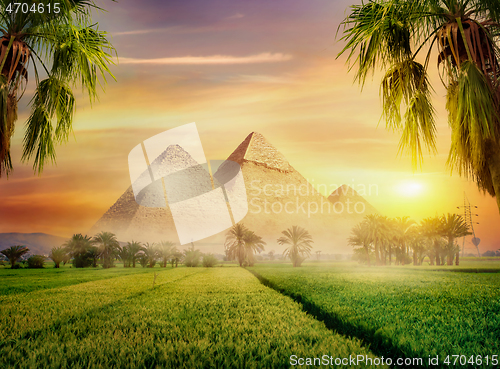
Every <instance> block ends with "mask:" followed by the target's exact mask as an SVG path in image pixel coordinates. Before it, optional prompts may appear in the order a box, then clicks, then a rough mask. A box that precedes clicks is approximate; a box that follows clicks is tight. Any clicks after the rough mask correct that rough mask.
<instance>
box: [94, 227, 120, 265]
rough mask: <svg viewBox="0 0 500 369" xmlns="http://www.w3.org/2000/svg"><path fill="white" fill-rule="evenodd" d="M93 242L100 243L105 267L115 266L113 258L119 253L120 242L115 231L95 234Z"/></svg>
mask: <svg viewBox="0 0 500 369" xmlns="http://www.w3.org/2000/svg"><path fill="white" fill-rule="evenodd" d="M92 242H93V243H95V244H97V245H99V251H100V254H101V256H102V259H103V264H102V267H103V268H111V267H112V266H113V259H114V258H115V256H116V255H117V254H118V251H119V249H120V243H119V242H118V240H117V239H116V236H115V234H114V233H111V232H104V231H102V232H100V233H98V234H97V235H95V236H94V238H93V240H92Z"/></svg>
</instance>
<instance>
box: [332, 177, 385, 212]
mask: <svg viewBox="0 0 500 369" xmlns="http://www.w3.org/2000/svg"><path fill="white" fill-rule="evenodd" d="M328 200H329V201H330V202H331V203H332V204H334V205H335V206H336V207H337V209H339V208H340V204H342V205H341V206H342V207H343V208H344V209H347V207H348V206H349V207H350V208H353V207H354V205H350V204H358V207H359V209H362V208H363V209H364V212H365V213H366V214H374V213H378V211H377V209H375V208H374V207H373V206H372V205H371V204H370V203H369V202H368V201H366V200H365V199H364V198H363V196H361V195H360V194H358V193H357V192H356V190H354V188H352V187H349V186H348V185H346V184H344V185H342V186H340V187H339V188H337V189H336V190H335V191H333V192H332V193H331V194H330V196H328ZM360 204H363V205H360Z"/></svg>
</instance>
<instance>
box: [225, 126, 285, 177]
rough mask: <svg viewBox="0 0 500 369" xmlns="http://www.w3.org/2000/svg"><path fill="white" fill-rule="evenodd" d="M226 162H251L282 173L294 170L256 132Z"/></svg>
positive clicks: (241, 163)
mask: <svg viewBox="0 0 500 369" xmlns="http://www.w3.org/2000/svg"><path fill="white" fill-rule="evenodd" d="M227 160H231V161H235V162H237V163H238V164H240V165H243V164H244V163H246V162H251V163H254V164H257V165H260V166H264V167H266V168H269V169H276V170H279V171H280V172H283V173H289V172H292V171H293V170H294V169H293V168H292V166H291V165H290V164H289V163H288V161H287V160H286V159H285V157H284V156H283V154H282V153H280V152H279V151H278V150H277V149H276V148H275V147H274V146H273V145H271V144H270V143H269V142H267V140H266V139H265V138H264V136H262V135H261V134H260V133H258V132H252V133H250V134H249V135H248V136H247V137H246V138H245V140H244V141H243V142H242V143H241V144H240V145H239V146H238V147H237V148H236V150H234V151H233V153H232V154H231V155H230V156H229V157H228V158H227Z"/></svg>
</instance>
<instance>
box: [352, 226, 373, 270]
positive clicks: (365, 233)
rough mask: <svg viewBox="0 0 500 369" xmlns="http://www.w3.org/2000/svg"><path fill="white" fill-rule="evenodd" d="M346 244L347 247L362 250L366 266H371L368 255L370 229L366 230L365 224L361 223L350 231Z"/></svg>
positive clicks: (369, 250)
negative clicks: (355, 247)
mask: <svg viewBox="0 0 500 369" xmlns="http://www.w3.org/2000/svg"><path fill="white" fill-rule="evenodd" d="M347 243H348V245H349V246H353V247H354V246H360V249H358V250H363V252H364V254H365V257H366V262H367V264H368V266H371V262H370V253H371V247H372V240H371V237H370V229H369V228H368V223H367V222H365V221H363V222H361V223H358V224H356V225H355V226H354V227H353V229H352V230H351V236H350V237H349V238H348V239H347ZM355 251H356V250H355Z"/></svg>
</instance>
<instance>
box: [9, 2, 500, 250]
mask: <svg viewBox="0 0 500 369" xmlns="http://www.w3.org/2000/svg"><path fill="white" fill-rule="evenodd" d="M353 1H355V0H349V1H347V0H335V1H331V0H309V1H305V0H286V1H285V0H273V1H265V0H254V1H239V0H209V1H207V0H203V1H202V0H197V1H193V0H186V1H180V0H175V1H172V0H168V1H159V0H156V1H153V0H142V1H133V0H120V1H118V2H112V1H98V2H97V4H98V5H99V6H101V7H102V8H104V9H106V10H107V12H105V13H103V12H100V13H97V14H96V15H95V19H96V20H97V21H98V22H99V28H100V29H101V30H106V31H108V32H109V35H110V40H111V41H112V43H113V45H114V46H115V48H116V50H117V53H118V62H117V63H116V65H115V66H113V68H112V71H113V73H114V75H115V77H116V81H113V80H112V79H111V78H108V85H107V87H106V91H105V93H101V94H100V101H98V102H96V103H94V104H93V106H92V107H91V106H90V104H89V103H88V99H87V98H86V97H85V96H80V97H79V99H78V102H77V104H78V105H77V113H76V116H75V122H74V137H71V138H70V140H69V141H68V142H67V143H66V144H63V145H62V146H59V147H58V151H57V155H58V159H57V166H47V167H46V169H45V171H44V173H43V175H42V176H40V177H38V176H36V175H35V176H34V175H33V171H32V169H31V163H30V164H28V165H27V164H21V163H20V153H21V142H22V137H23V133H24V127H23V125H24V122H25V120H26V118H27V116H28V112H27V110H26V109H23V108H22V107H21V111H20V114H19V121H18V125H17V128H16V134H15V136H14V140H13V149H12V150H13V151H12V154H13V161H14V169H15V170H14V174H13V175H12V176H11V177H9V179H6V178H1V179H0V193H1V195H0V196H1V201H0V232H26V233H30V232H44V233H49V234H55V235H59V236H65V237H66V236H71V235H72V234H74V233H80V232H81V233H86V232H87V231H88V230H89V229H90V227H91V226H92V225H93V224H94V223H95V222H96V221H97V220H98V219H99V218H100V217H101V215H102V214H103V213H104V212H105V211H106V210H107V209H108V208H109V207H110V206H111V205H112V204H113V203H114V202H115V201H116V199H117V198H118V197H119V196H120V195H121V194H122V193H123V192H124V191H125V190H126V189H127V187H128V186H129V185H130V178H129V172H128V164H127V156H128V153H129V152H130V150H131V149H132V148H133V147H134V146H136V145H137V144H139V143H140V142H141V141H143V140H144V139H146V138H148V137H150V136H152V135H154V134H157V133H160V132H162V131H165V130H168V129H170V128H174V127H177V126H180V125H182V124H186V123H191V122H196V124H197V127H198V130H199V133H200V137H201V141H202V143H203V146H204V150H205V154H206V156H207V158H208V159H224V158H227V156H229V154H230V153H231V152H232V151H233V150H234V149H235V148H236V147H237V146H238V144H239V143H240V142H241V141H242V140H243V139H244V138H245V137H246V136H247V135H248V134H249V133H250V132H252V131H257V132H260V133H261V134H263V135H264V136H265V137H266V138H267V140H268V141H269V142H270V143H272V144H273V145H274V146H275V147H276V148H278V150H280V151H281V152H282V153H283V155H284V156H285V157H286V158H287V159H288V161H289V162H290V164H291V165H292V166H293V167H294V168H295V169H297V170H298V171H299V172H300V173H301V174H302V175H303V176H304V177H306V178H307V179H308V180H309V181H310V182H311V183H312V184H313V185H315V186H317V185H318V184H324V185H327V187H328V188H332V190H333V189H334V188H335V186H336V185H338V186H340V185H342V184H344V183H345V184H348V185H351V186H353V187H354V188H355V189H357V190H358V189H362V188H363V186H366V187H368V186H369V185H376V187H377V188H378V191H377V193H371V194H365V196H364V197H365V198H366V199H367V200H368V201H369V202H370V203H371V204H372V205H374V206H375V207H376V208H377V209H378V210H379V211H380V212H381V213H382V214H384V215H388V216H391V217H393V216H404V215H409V216H411V217H412V218H413V219H415V220H416V221H419V220H421V219H422V218H425V217H428V216H435V215H441V214H443V213H448V212H461V210H458V209H457V208H456V207H457V206H459V205H462V204H463V201H464V191H465V193H466V195H467V197H468V198H469V200H470V201H471V203H472V204H474V205H477V206H478V209H477V211H476V212H477V214H479V217H477V221H478V222H479V223H480V224H478V225H475V230H476V235H477V237H479V238H481V245H480V248H481V250H482V251H485V250H488V249H491V250H496V249H499V248H500V237H499V231H498V228H499V227H498V226H499V225H500V215H499V212H498V208H497V205H496V202H495V199H493V198H491V197H490V196H489V195H483V194H482V193H480V192H479V191H478V190H477V188H476V186H475V184H474V183H472V182H468V181H467V180H466V179H464V178H460V177H459V176H458V175H457V174H453V175H450V170H449V169H448V168H447V167H446V165H445V162H446V158H447V156H448V149H449V144H450V130H449V128H448V124H447V116H446V111H445V109H444V98H443V97H444V94H445V91H444V88H443V86H442V84H441V82H440V80H439V78H438V77H437V75H436V73H435V71H434V70H433V72H432V82H433V84H434V88H435V93H434V102H435V107H436V110H437V126H438V127H437V128H438V138H437V142H438V154H437V155H435V156H433V155H432V156H430V155H426V156H425V160H424V165H423V166H422V168H421V169H419V170H418V171H417V172H415V173H413V172H412V167H411V160H410V158H409V157H408V156H405V155H403V156H398V155H397V151H398V141H399V135H398V133H393V132H389V131H387V130H386V129H385V123H384V122H383V121H381V122H380V124H379V121H380V115H381V104H380V97H379V84H380V75H375V76H374V78H373V81H368V82H367V85H366V86H365V88H364V89H363V91H362V92H361V91H360V88H359V86H358V85H356V84H354V83H353V73H349V71H348V67H347V66H346V64H345V62H346V60H345V57H340V58H339V59H336V56H337V54H338V52H339V51H340V50H341V49H342V47H343V43H342V42H341V41H339V40H338V39H339V38H340V37H339V36H337V37H336V32H337V28H338V26H339V24H340V22H341V21H342V19H343V18H344V16H345V11H346V9H347V8H348V6H349V5H350V4H352V3H353ZM339 35H340V33H339ZM115 60H116V59H115ZM434 65H435V63H433V62H432V63H431V66H434ZM30 88H31V90H30ZM30 88H28V91H26V94H25V97H24V98H23V102H22V103H21V104H20V105H23V104H24V105H26V103H27V102H29V99H30V97H31V92H32V87H30ZM373 188H374V186H372V189H373ZM361 192H362V191H361ZM372 192H374V191H372ZM361 194H362V195H363V193H361ZM325 195H326V193H325ZM460 244H461V240H460ZM467 244H468V247H470V248H471V249H470V250H468V251H470V252H473V250H472V247H473V246H472V245H471V243H470V237H469V241H468V242H467Z"/></svg>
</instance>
